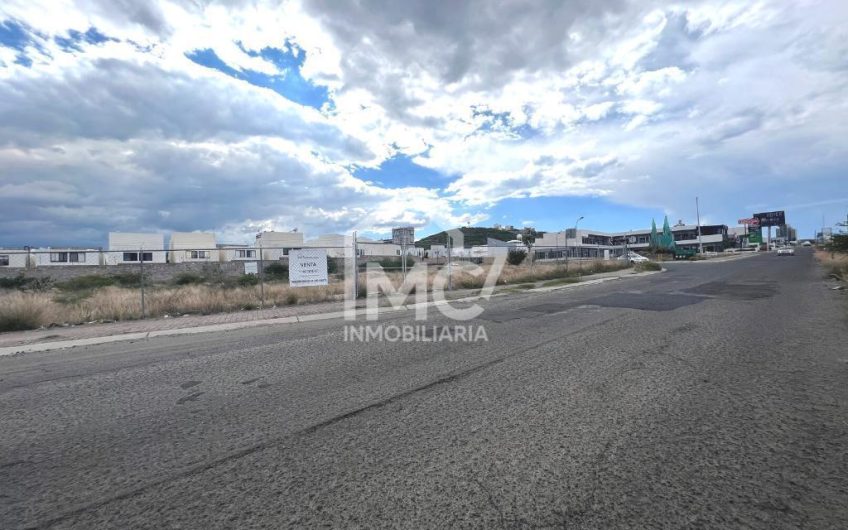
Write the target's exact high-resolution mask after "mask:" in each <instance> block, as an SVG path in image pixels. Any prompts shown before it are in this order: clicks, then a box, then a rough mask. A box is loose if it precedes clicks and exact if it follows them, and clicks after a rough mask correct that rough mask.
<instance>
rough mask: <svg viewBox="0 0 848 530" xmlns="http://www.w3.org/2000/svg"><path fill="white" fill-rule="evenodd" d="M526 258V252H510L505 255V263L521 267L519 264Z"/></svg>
mask: <svg viewBox="0 0 848 530" xmlns="http://www.w3.org/2000/svg"><path fill="white" fill-rule="evenodd" d="M526 257H527V251H526V250H510V251H509V253H508V254H507V255H506V262H507V263H509V264H510V265H521V262H523V261H524V258H526Z"/></svg>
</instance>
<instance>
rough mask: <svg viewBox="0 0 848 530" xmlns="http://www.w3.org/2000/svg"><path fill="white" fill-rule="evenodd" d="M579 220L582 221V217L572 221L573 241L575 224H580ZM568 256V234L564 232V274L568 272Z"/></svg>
mask: <svg viewBox="0 0 848 530" xmlns="http://www.w3.org/2000/svg"><path fill="white" fill-rule="evenodd" d="M581 219H583V216H582V215H581V216H580V217H578V218H577V220H576V221H574V239H575V240H576V239H577V224H578V223H580V220H581ZM568 254H569V252H568V232H566V233H565V272H568V257H569V256H568Z"/></svg>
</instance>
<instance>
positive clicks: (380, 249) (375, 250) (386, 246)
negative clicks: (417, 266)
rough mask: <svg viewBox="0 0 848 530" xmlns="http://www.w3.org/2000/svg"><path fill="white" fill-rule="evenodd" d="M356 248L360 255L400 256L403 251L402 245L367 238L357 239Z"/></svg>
mask: <svg viewBox="0 0 848 530" xmlns="http://www.w3.org/2000/svg"><path fill="white" fill-rule="evenodd" d="M356 249H357V251H358V253H359V256H378V257H392V256H395V257H400V253H401V248H400V245H395V244H394V243H386V242H384V241H374V240H372V239H365V238H358V239H357V240H356Z"/></svg>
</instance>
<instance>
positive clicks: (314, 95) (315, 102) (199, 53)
mask: <svg viewBox="0 0 848 530" xmlns="http://www.w3.org/2000/svg"><path fill="white" fill-rule="evenodd" d="M239 46H240V47H241V45H239ZM286 48H287V49H285V50H282V49H279V48H263V49H262V50H260V51H254V50H247V49H245V48H243V47H242V51H244V52H245V53H247V54H248V55H250V56H251V57H261V58H262V59H265V60H266V61H268V62H270V63H272V64H274V65H275V66H276V67H277V68H279V69H280V70H281V71H283V72H284V73H283V74H282V75H268V74H264V73H260V72H256V71H253V70H243V71H242V70H236V69H235V68H233V67H231V66H230V65H228V64H227V63H225V62H224V61H223V60H222V59H221V58H220V57H218V54H216V53H215V51H214V50H212V49H211V48H206V49H203V50H194V51H193V52H191V53H187V54H186V57H188V58H189V59H191V60H192V61H194V62H195V63H197V64H199V65H201V66H205V67H207V68H214V69H216V70H218V71H220V72H223V73H225V74H227V75H229V76H230V77H233V78H235V79H240V80H242V81H246V82H248V83H250V84H251V85H254V86H258V87H262V88H269V89H271V90H273V91H274V92H276V93H278V94H280V95H281V96H283V97H285V98H286V99H289V100H291V101H294V102H295V103H299V104H301V105H306V106H309V107H314V108H316V109H320V108H321V107H322V106H323V105H324V104H325V103H330V104H332V102H331V101H330V96H329V93H328V92H327V88H326V87H323V86H318V85H314V84H312V83H311V82H310V81H307V80H306V79H304V78H303V76H301V75H300V67H301V66H302V65H303V61H304V59H305V57H306V55H305V52H304V51H302V50H300V49H298V48H296V47H294V46H292V45H289V44H286Z"/></svg>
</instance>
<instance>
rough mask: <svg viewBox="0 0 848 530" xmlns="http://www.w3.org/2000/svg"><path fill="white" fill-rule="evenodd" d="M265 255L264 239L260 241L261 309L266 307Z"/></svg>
mask: <svg viewBox="0 0 848 530" xmlns="http://www.w3.org/2000/svg"><path fill="white" fill-rule="evenodd" d="M264 259H265V256H264V255H263V253H262V241H260V242H259V263H258V266H259V270H258V271H257V272H258V273H259V309H265V263H264Z"/></svg>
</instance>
